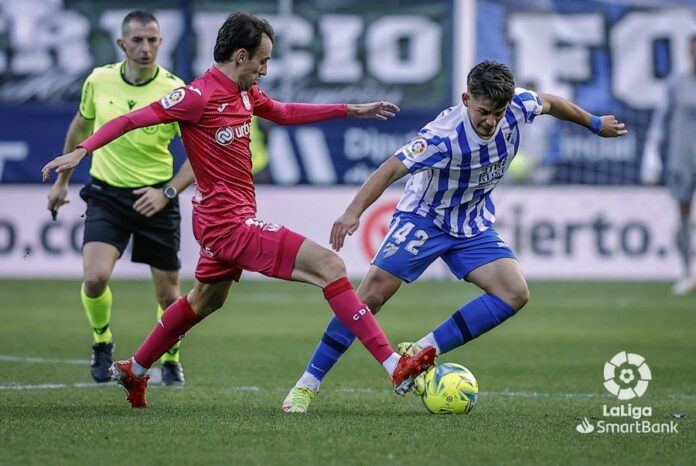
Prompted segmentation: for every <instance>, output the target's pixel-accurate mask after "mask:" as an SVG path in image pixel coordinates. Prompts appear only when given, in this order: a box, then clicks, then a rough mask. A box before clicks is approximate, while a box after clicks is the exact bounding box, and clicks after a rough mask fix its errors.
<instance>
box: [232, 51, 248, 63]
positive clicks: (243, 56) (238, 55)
mask: <svg viewBox="0 0 696 466" xmlns="http://www.w3.org/2000/svg"><path fill="white" fill-rule="evenodd" d="M248 58H249V52H248V51H247V49H237V50H236V51H235V52H234V60H235V61H236V62H237V63H240V64H241V63H244V62H245V61H247V59H248Z"/></svg>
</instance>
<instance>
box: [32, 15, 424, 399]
mask: <svg viewBox="0 0 696 466" xmlns="http://www.w3.org/2000/svg"><path fill="white" fill-rule="evenodd" d="M273 38H274V33H273V29H272V27H271V26H270V24H268V22H266V21H265V20H263V19H260V18H257V17H255V16H253V15H248V14H245V13H234V14H232V15H230V16H229V17H228V18H227V20H226V21H225V23H224V24H223V25H222V27H221V28H220V30H219V31H218V36H217V41H216V43H215V50H214V58H215V64H214V66H212V67H211V68H210V69H209V70H208V71H207V72H206V73H205V74H204V75H203V76H202V77H200V78H197V79H195V80H194V81H192V82H191V83H190V84H189V85H187V86H185V87H182V88H179V89H176V90H174V91H172V92H171V93H169V94H168V95H166V96H165V97H163V98H162V99H161V100H160V101H158V102H154V103H152V104H151V105H150V106H148V107H145V108H143V109H140V110H137V111H135V112H132V113H129V114H126V115H123V116H120V117H118V118H115V119H114V120H111V121H110V122H108V123H106V124H105V125H104V126H102V127H101V128H100V129H99V131H97V132H96V133H94V134H93V135H92V136H91V137H89V138H88V139H86V140H85V141H84V142H83V143H82V144H80V145H79V146H78V147H77V148H76V149H75V150H74V151H73V152H70V153H68V154H65V155H62V156H60V157H57V158H55V159H54V160H52V161H51V162H49V163H48V164H46V166H44V168H43V170H42V173H43V178H44V180H47V179H48V178H49V175H50V172H51V171H52V170H55V171H56V172H57V173H60V172H63V171H65V170H69V169H72V168H74V167H75V166H77V165H78V164H79V162H80V161H81V160H82V158H84V157H85V156H86V155H87V154H90V153H92V152H93V151H94V150H96V149H98V148H99V147H102V146H103V145H105V144H107V143H108V142H110V141H112V140H113V139H116V138H117V137H119V136H120V135H122V134H124V133H126V132H128V131H131V130H133V129H136V128H142V127H146V126H151V125H155V124H161V123H170V122H173V121H178V122H179V126H180V128H181V135H182V140H183V142H184V146H185V147H186V152H187V154H188V157H189V160H190V161H191V166H192V167H193V171H194V174H195V175H196V191H195V193H194V196H193V232H194V236H195V237H196V240H197V241H198V243H199V244H200V247H201V249H200V257H199V261H198V265H197V267H196V282H195V285H194V288H193V290H191V292H189V294H188V295H187V296H183V297H182V298H180V299H179V300H178V301H176V302H175V303H174V304H172V305H171V306H169V307H168V308H167V310H166V311H165V313H164V314H163V315H162V318H161V320H160V321H159V322H158V324H157V325H155V328H154V329H153V330H152V332H151V333H150V335H149V336H148V337H147V339H146V340H145V341H144V342H143V343H142V345H141V346H140V348H138V350H137V351H136V352H135V354H134V355H133V357H132V358H130V359H128V360H125V361H118V362H116V363H114V364H113V365H112V375H113V378H114V379H115V380H116V381H117V382H118V383H120V384H121V385H123V387H124V389H125V390H126V393H127V396H128V400H129V401H130V403H131V405H132V406H133V407H143V408H144V407H146V406H147V401H146V399H145V389H146V387H147V380H148V376H147V375H146V373H147V370H148V368H149V367H150V366H151V365H152V364H153V363H154V362H155V361H157V360H158V359H159V357H160V356H161V355H162V354H164V352H165V351H167V350H168V349H169V348H171V347H172V345H173V344H174V343H176V342H177V341H178V340H179V339H181V338H182V337H183V335H184V334H185V333H186V332H187V331H188V330H189V329H190V328H191V327H193V326H194V325H196V324H197V323H198V322H200V321H201V320H202V319H203V318H204V317H206V316H208V315H209V314H211V313H212V312H214V311H216V310H217V309H219V308H220V307H222V305H223V304H224V302H225V299H226V298H227V294H228V292H229V289H230V286H231V284H232V282H233V281H239V278H240V276H241V273H242V270H250V271H254V272H260V273H262V274H264V275H267V276H270V277H276V278H280V279H284V280H293V281H299V282H305V283H311V284H313V285H317V286H320V287H321V288H322V289H323V292H324V297H325V298H326V300H327V301H328V303H329V306H330V307H331V309H332V310H333V311H334V313H335V314H336V316H337V317H338V318H339V320H340V321H341V322H342V323H343V324H344V325H346V327H348V328H349V329H350V330H351V331H352V332H353V333H354V334H355V335H356V336H357V337H358V339H360V341H361V342H362V343H363V345H364V346H365V347H366V348H367V350H368V351H369V352H370V353H371V354H372V356H373V357H374V358H375V359H376V360H377V361H378V362H379V363H381V364H382V366H383V367H384V368H385V369H386V371H387V373H388V374H389V375H390V377H391V380H392V383H393V384H394V390H395V391H396V392H397V393H398V394H404V393H405V392H406V391H407V390H408V389H409V388H410V386H411V384H412V382H413V378H414V377H415V376H417V375H418V374H419V373H421V372H423V371H424V370H425V369H427V368H428V367H429V366H431V365H432V364H433V362H434V357H435V349H434V348H433V347H426V348H424V349H423V350H422V351H420V352H419V353H417V354H415V355H413V356H409V355H403V356H399V355H398V354H397V353H395V352H394V350H393V349H392V347H391V345H390V344H389V341H388V340H387V338H386V336H385V335H384V333H383V332H382V329H381V328H380V327H379V324H377V321H376V320H375V318H374V316H373V315H372V313H371V312H370V310H369V309H368V308H367V306H365V305H364V304H363V303H362V302H361V301H360V300H359V299H358V297H357V295H356V293H355V290H354V289H353V286H352V285H351V283H350V282H349V281H348V279H347V278H346V271H345V266H344V264H343V261H342V260H341V259H340V258H339V257H338V256H337V255H336V254H334V253H333V252H331V251H330V250H329V249H326V248H324V247H321V246H319V245H317V244H316V243H314V242H313V241H311V240H309V239H306V238H305V237H303V236H301V235H299V234H297V233H295V232H294V231H291V230H289V229H287V228H285V227H283V226H280V225H276V224H274V223H267V222H264V221H262V220H258V219H256V218H255V215H256V199H255V190H254V181H253V177H252V175H251V153H250V151H249V132H250V127H249V125H250V121H251V116H252V115H258V116H260V117H262V118H266V119H268V120H271V121H274V122H276V123H278V124H302V123H311V122H316V121H321V120H328V119H332V118H342V117H347V116H349V117H354V118H376V119H379V120H385V119H387V118H389V117H392V116H394V114H395V112H397V111H398V107H397V106H395V105H394V104H391V103H388V102H373V103H369V104H359V105H352V104H349V105H346V104H337V105H314V104H286V103H281V102H276V101H274V100H272V99H271V98H270V97H268V96H267V95H265V94H264V93H263V92H262V91H260V90H259V88H258V87H257V86H256V82H257V80H258V79H259V78H261V76H264V75H265V74H266V69H267V62H268V60H269V59H270V58H271V51H272V48H273Z"/></svg>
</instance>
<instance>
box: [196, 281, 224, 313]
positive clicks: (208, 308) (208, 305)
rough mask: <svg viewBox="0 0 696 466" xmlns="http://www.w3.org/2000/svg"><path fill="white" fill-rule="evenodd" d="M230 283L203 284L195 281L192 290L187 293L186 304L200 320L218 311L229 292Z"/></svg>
mask: <svg viewBox="0 0 696 466" xmlns="http://www.w3.org/2000/svg"><path fill="white" fill-rule="evenodd" d="M231 285H232V281H229V280H227V281H218V282H214V283H204V282H201V281H199V280H196V282H195V284H194V286H193V289H192V290H191V291H190V292H189V293H188V302H189V305H190V306H191V308H193V310H194V312H195V313H196V314H197V315H198V316H199V317H201V318H203V317H205V316H207V315H209V314H212V313H213V312H215V311H217V310H218V309H220V308H221V307H222V306H223V304H225V301H226V300H227V295H228V294H229V292H230V286H231Z"/></svg>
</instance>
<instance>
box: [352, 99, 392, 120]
mask: <svg viewBox="0 0 696 466" xmlns="http://www.w3.org/2000/svg"><path fill="white" fill-rule="evenodd" d="M399 110H400V109H399V107H397V106H396V105H394V104H393V103H391V102H384V101H380V102H371V103H369V104H348V116H349V117H351V118H374V119H376V120H388V119H389V118H393V117H394V116H395V115H396V114H397V112H399Z"/></svg>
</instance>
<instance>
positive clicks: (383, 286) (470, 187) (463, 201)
mask: <svg viewBox="0 0 696 466" xmlns="http://www.w3.org/2000/svg"><path fill="white" fill-rule="evenodd" d="M467 87H468V89H467V92H465V93H464V94H463V95H462V103H461V104H459V105H457V106H455V107H450V108H448V109H446V110H444V111H443V112H442V113H440V115H438V117H437V118H435V120H433V121H431V122H430V123H428V124H427V125H425V126H424V127H423V129H421V130H420V132H419V133H418V135H417V136H416V137H415V138H414V139H412V140H411V142H409V143H408V144H406V145H405V146H403V147H402V148H401V149H399V150H398V151H397V152H396V153H395V154H394V156H393V157H391V158H389V159H388V160H387V161H386V162H384V163H383V164H382V165H381V166H380V167H379V168H378V169H377V170H376V171H375V172H374V173H373V174H372V175H371V176H370V178H368V180H367V181H366V182H365V183H364V184H363V186H362V187H361V188H360V190H359V192H358V193H357V194H356V196H355V198H354V199H353V201H352V202H351V203H350V205H349V206H348V208H347V209H346V211H345V213H344V214H343V215H342V216H341V217H340V218H339V219H338V220H336V222H334V225H333V228H332V230H331V237H330V242H331V245H332V246H333V248H334V249H335V250H336V251H338V250H340V249H341V247H342V246H343V242H344V240H345V237H346V235H350V234H352V233H353V232H355V231H356V230H357V228H358V225H359V220H360V216H361V215H362V213H363V212H364V211H365V209H367V208H368V207H369V206H370V205H371V204H372V203H374V202H375V201H376V200H377V199H378V198H379V197H380V195H381V194H382V193H383V192H384V190H385V189H386V188H387V187H388V186H389V185H391V184H392V183H394V182H395V181H396V180H398V179H400V178H402V177H404V176H406V175H407V174H411V175H412V176H411V178H410V179H409V181H408V183H407V184H406V188H405V190H404V192H403V195H402V196H401V200H400V201H399V203H398V205H397V207H396V211H395V212H394V217H393V219H392V223H391V226H390V228H389V231H388V232H387V235H386V237H385V238H384V241H383V242H382V245H381V246H380V249H379V250H378V251H377V253H376V254H375V257H374V259H373V261H372V266H371V267H370V269H369V271H368V273H367V275H366V277H365V278H364V279H363V281H362V283H361V284H360V287H359V289H358V296H359V297H360V299H361V300H362V301H363V302H364V303H365V304H367V305H368V307H369V308H370V309H371V310H372V311H373V312H377V311H379V309H380V308H381V307H382V306H383V305H384V303H386V302H387V301H388V300H389V298H391V297H392V296H393V295H394V293H396V291H397V290H398V289H399V287H400V286H401V284H402V283H403V282H406V283H410V282H412V281H414V280H416V279H417V278H418V277H419V276H420V275H421V274H422V273H423V272H424V271H425V269H426V268H427V267H428V266H429V265H430V264H431V263H433V261H435V260H436V259H438V258H442V259H443V260H444V261H445V263H446V264H447V265H448V266H449V268H450V271H451V272H452V274H453V275H454V276H455V277H457V278H458V279H460V280H466V281H468V282H471V283H473V284H475V285H476V286H478V287H479V288H481V290H483V292H484V293H483V294H482V295H481V296H479V297H478V298H476V299H474V300H472V301H470V302H468V303H466V304H464V305H463V306H462V307H461V308H460V309H459V310H457V311H456V312H455V313H454V314H453V315H452V316H451V317H450V318H448V319H447V320H446V321H444V322H443V323H442V324H441V325H440V326H439V327H437V328H436V329H435V330H433V331H432V332H430V333H428V334H427V335H426V336H424V337H423V338H421V339H420V340H418V341H417V342H415V343H406V344H403V345H400V346H401V348H400V350H401V351H407V352H408V351H415V350H417V349H418V348H421V347H427V346H434V347H435V348H436V350H437V352H438V354H442V353H446V352H448V351H451V350H453V349H454V348H457V347H458V346H461V345H463V344H465V343H467V342H469V341H471V340H472V339H474V338H476V337H478V336H480V335H481V334H483V333H485V332H487V331H489V330H491V329H493V328H494V327H496V326H498V325H500V324H501V323H503V321H505V320H506V319H508V318H510V317H512V316H513V315H515V313H516V312H517V311H519V310H520V309H522V307H524V305H525V304H526V303H527V301H528V299H529V290H528V288H527V283H526V281H525V278H524V275H523V274H522V269H521V267H520V264H519V263H518V261H517V259H516V257H515V254H514V253H513V251H512V250H511V249H510V247H509V246H508V245H507V243H505V241H504V240H503V239H502V238H501V237H500V236H499V235H498V233H497V232H496V231H495V228H494V227H493V223H494V221H495V208H494V206H493V201H492V200H491V197H490V195H491V192H492V191H493V189H494V188H495V187H496V185H497V184H498V182H499V181H500V179H501V178H502V177H503V175H504V174H505V171H506V170H507V168H508V167H509V166H510V162H511V161H512V159H513V157H514V156H515V154H516V153H517V150H518V148H519V145H520V140H521V137H522V135H523V132H524V128H525V126H526V125H527V124H530V123H532V122H533V121H534V119H535V118H536V117H537V116H538V115H541V114H550V115H552V116H554V117H556V118H559V119H561V120H567V121H571V122H573V123H576V124H578V125H581V126H585V127H587V128H588V129H589V130H590V131H592V132H594V133H596V134H598V135H600V136H602V137H616V136H623V135H625V134H626V133H627V130H626V129H625V128H624V124H623V123H619V122H618V121H617V120H616V118H615V117H614V116H613V115H605V116H601V117H600V116H595V115H591V114H589V113H588V112H586V111H584V110H583V109H581V108H580V107H578V106H577V105H575V104H573V103H571V102H569V101H567V100H566V99H563V98H560V97H557V96H553V95H548V94H538V95H537V94H536V93H534V92H532V91H528V90H525V89H522V88H517V89H516V88H515V84H514V78H513V75H512V72H511V71H510V69H509V68H508V67H507V66H505V65H504V64H501V63H497V62H494V61H484V62H482V63H479V64H478V65H476V66H475V67H474V68H473V69H472V70H471V71H470V73H469V75H468V77H467ZM353 340H354V337H353V335H352V334H351V333H350V331H349V330H348V329H347V328H346V327H345V326H344V325H342V324H341V322H339V321H338V320H337V319H335V318H334V319H332V320H331V322H330V323H329V325H328V327H327V328H326V330H325V332H324V335H323V336H322V338H321V341H320V342H319V344H318V346H317V348H316V350H315V352H314V354H313V355H312V359H311V360H310V362H309V364H308V365H307V368H306V370H305V372H304V374H303V375H302V376H301V377H300V379H299V380H298V381H297V383H296V385H295V386H294V387H293V388H292V389H291V390H290V392H289V393H288V395H287V397H286V398H285V400H284V401H283V403H282V409H283V411H286V412H293V413H304V412H306V411H307V409H308V408H309V404H310V403H311V402H312V400H313V398H314V396H315V395H316V393H317V392H318V391H319V386H320V384H321V381H322V380H323V378H324V376H325V375H326V373H327V372H328V371H329V370H330V369H331V368H332V367H333V365H334V364H335V363H336V362H337V361H338V358H340V357H341V355H342V354H343V353H344V352H345V350H346V349H347V348H348V347H349V346H350V344H351V343H352V342H353Z"/></svg>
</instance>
